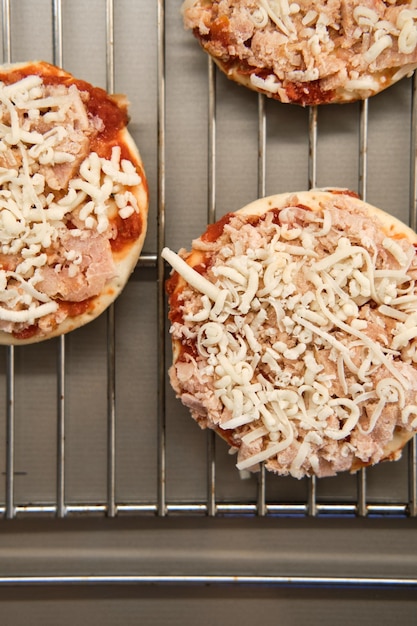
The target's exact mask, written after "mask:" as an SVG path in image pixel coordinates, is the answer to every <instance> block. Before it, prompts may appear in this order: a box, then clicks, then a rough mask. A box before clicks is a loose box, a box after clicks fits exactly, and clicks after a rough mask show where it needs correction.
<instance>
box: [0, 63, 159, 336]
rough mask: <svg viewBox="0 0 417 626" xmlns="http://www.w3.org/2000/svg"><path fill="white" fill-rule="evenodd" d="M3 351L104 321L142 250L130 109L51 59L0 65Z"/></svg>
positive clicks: (143, 196)
mask: <svg viewBox="0 0 417 626" xmlns="http://www.w3.org/2000/svg"><path fill="white" fill-rule="evenodd" d="M0 118H1V119H0V135H1V141H0V300H1V301H0V343H2V344H23V343H31V342H37V341H41V340H44V339H49V338H51V337H54V336H57V335H61V334H63V333H67V332H69V331H72V330H74V329H76V328H78V327H79V326H81V325H83V324H85V323H86V322H89V321H91V320H93V319H95V318H96V317H97V316H98V315H100V314H101V313H102V312H103V311H104V310H105V309H106V308H107V307H108V306H109V305H110V304H111V303H112V302H113V301H114V299H115V298H116V297H117V296H118V295H119V294H120V292H121V290H122V289H123V287H124V286H125V284H126V282H127V280H128V278H129V276H130V274H131V272H132V270H133V268H134V267H135V265H136V263H137V260H138V257H139V254H140V251H141V249H142V246H143V242H144V238H145V235H146V228H147V213H148V188H147V182H146V177H145V172H144V169H143V163H142V159H141V157H140V154H139V152H138V149H137V147H136V145H135V143H134V141H133V139H132V137H131V135H130V134H129V132H128V130H127V123H128V113H127V101H126V98H125V97H124V96H119V95H117V96H116V95H108V94H107V93H106V92H105V91H104V90H103V89H100V88H98V87H93V86H92V85H90V84H89V83H87V82H85V81H83V80H78V79H76V78H74V77H73V76H72V75H71V74H69V73H67V72H65V71H64V70H62V69H59V68H58V67H55V66H53V65H50V64H48V63H44V62H31V63H23V64H12V65H5V66H0Z"/></svg>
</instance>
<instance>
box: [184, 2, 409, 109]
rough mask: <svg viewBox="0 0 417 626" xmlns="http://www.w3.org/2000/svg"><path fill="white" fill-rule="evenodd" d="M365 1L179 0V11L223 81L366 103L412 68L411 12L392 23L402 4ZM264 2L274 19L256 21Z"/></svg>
mask: <svg viewBox="0 0 417 626" xmlns="http://www.w3.org/2000/svg"><path fill="white" fill-rule="evenodd" d="M371 5H372V3H371V4H369V3H368V4H366V5H364V4H361V3H360V2H359V1H355V2H349V3H348V2H344V1H343V0H342V2H341V3H340V7H337V6H336V5H334V4H333V5H332V3H327V2H320V3H313V2H310V3H300V4H298V5H297V3H292V4H291V3H288V4H287V5H286V3H280V2H279V1H275V0H262V2H252V1H251V0H226V2H224V1H222V2H219V1H218V0H210V1H209V2H206V0H185V2H184V3H183V7H182V14H183V18H184V24H185V26H186V28H188V29H191V30H192V31H193V33H194V35H195V37H196V38H197V40H198V41H199V43H200V45H201V47H202V48H203V49H204V50H205V52H206V53H207V54H208V55H209V56H210V57H211V58H212V59H213V61H214V62H215V64H216V65H217V66H218V68H219V69H220V70H221V71H222V72H223V73H224V74H225V75H226V76H227V77H228V78H229V79H230V80H232V81H234V82H236V83H238V84H240V85H243V86H244V87H246V88H248V89H250V90H251V91H255V92H258V93H262V94H264V95H266V96H268V97H270V98H273V99H275V100H278V101H281V102H284V103H293V104H298V105H302V106H314V105H321V104H329V103H333V104H343V103H348V102H355V101H357V100H365V99H366V98H369V97H372V96H374V95H376V94H378V93H380V92H381V91H384V90H385V89H387V88H388V87H390V86H392V85H393V84H395V83H396V82H398V81H399V80H401V79H402V78H403V77H404V76H411V74H412V73H413V72H414V70H415V69H416V67H417V48H416V46H415V45H414V46H413V45H411V43H410V41H411V37H414V29H415V22H414V17H412V16H411V15H408V17H407V18H400V20H401V21H400V25H401V26H398V25H397V20H398V15H399V13H400V11H401V10H407V7H406V6H405V5H404V3H380V4H379V5H377V3H375V6H371ZM391 5H395V6H391ZM396 5H398V7H397V6H396ZM296 6H298V10H296V11H295V12H294V13H291V9H292V7H296ZM268 7H269V10H270V11H271V13H270V15H271V16H272V15H274V16H275V20H276V21H274V19H272V17H269V19H267V20H266V23H265V20H264V21H263V22H262V24H259V23H256V18H255V15H256V13H258V16H259V12H264V15H265V16H266V17H268V14H267V10H268ZM355 11H357V12H358V14H355ZM249 16H251V17H249ZM354 16H355V17H354ZM406 19H408V20H410V21H409V23H408V22H407V25H406V26H405V27H404V26H403V23H405V21H406ZM327 22H328V23H327ZM254 23H255V25H254ZM388 25H389V26H388ZM407 28H408V32H409V33H410V34H409V35H407V37H408V39H407V42H406V44H404V43H403V42H404V40H405V39H406V32H405V31H406V29H407ZM346 31H348V32H346ZM403 31H404V32H403ZM357 33H358V34H357ZM411 33H413V34H411ZM260 36H262V40H261V37H260ZM254 39H256V44H254V43H253V41H254ZM400 39H401V47H400V43H399V42H400ZM367 55H368V56H367ZM296 59H298V61H296ZM365 59H366V61H365Z"/></svg>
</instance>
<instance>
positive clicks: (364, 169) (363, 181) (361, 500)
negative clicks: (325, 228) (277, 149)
mask: <svg viewBox="0 0 417 626" xmlns="http://www.w3.org/2000/svg"><path fill="white" fill-rule="evenodd" d="M368 115H369V106H368V100H363V101H362V102H361V103H360V113H359V179H358V191H359V195H360V196H361V198H362V200H364V201H366V195H367V182H368V181H367V178H368ZM356 490H357V503H358V508H357V511H358V515H359V516H360V517H364V516H365V515H366V514H367V508H366V469H365V468H362V469H360V470H359V472H358V474H357V480H356Z"/></svg>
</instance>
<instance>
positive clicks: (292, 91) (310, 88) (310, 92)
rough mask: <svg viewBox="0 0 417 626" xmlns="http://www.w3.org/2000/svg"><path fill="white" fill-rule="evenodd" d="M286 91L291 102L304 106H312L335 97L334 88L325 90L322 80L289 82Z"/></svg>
mask: <svg viewBox="0 0 417 626" xmlns="http://www.w3.org/2000/svg"><path fill="white" fill-rule="evenodd" d="M285 91H286V94H287V96H288V99H289V100H290V102H293V103H294V104H301V105H302V106H312V105H315V104H324V103H326V102H330V101H331V100H332V99H333V97H334V90H332V89H329V90H328V91H323V89H322V88H321V86H320V81H318V80H312V81H310V82H306V83H288V84H287V85H286V86H285Z"/></svg>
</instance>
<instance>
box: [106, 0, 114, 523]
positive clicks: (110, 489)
mask: <svg viewBox="0 0 417 626" xmlns="http://www.w3.org/2000/svg"><path fill="white" fill-rule="evenodd" d="M106 88H107V91H108V92H109V93H114V92H115V84H114V3H113V0H106ZM107 515H108V516H109V517H114V516H115V515H116V312H115V306H114V304H111V305H110V307H109V308H108V310H107Z"/></svg>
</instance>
